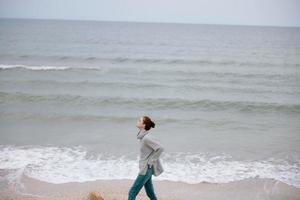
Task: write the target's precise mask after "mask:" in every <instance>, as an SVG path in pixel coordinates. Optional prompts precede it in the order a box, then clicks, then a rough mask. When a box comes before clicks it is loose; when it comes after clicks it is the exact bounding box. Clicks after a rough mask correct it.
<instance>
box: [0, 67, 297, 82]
mask: <svg viewBox="0 0 300 200" xmlns="http://www.w3.org/2000/svg"><path fill="white" fill-rule="evenodd" d="M1 70H33V71H45V72H46V71H62V72H64V71H66V72H70V71H72V72H76V73H81V72H91V73H94V72H95V71H96V72H97V73H98V72H99V73H103V74H113V75H124V74H128V75H141V74H143V75H145V76H151V77H163V78H165V76H166V75H168V76H169V77H173V78H178V77H181V78H189V79H191V78H195V77H196V78H197V79H201V78H203V77H211V78H216V79H223V78H226V79H237V78H238V79H243V80H249V79H250V80H273V81H287V80H289V81H290V82H296V81H297V80H298V75H297V73H295V70H285V71H284V72H283V71H282V70H279V71H278V70H272V71H270V70H271V69H265V70H264V71H261V69H259V70H258V71H257V70H253V69H248V70H241V69H239V68H236V69H226V68H225V69H224V70H218V69H216V68H197V67H196V68H186V67H172V68H170V67H158V68H157V67H153V68H147V67H146V68H144V67H139V68H136V67H121V66H118V67H116V66H109V67H108V66H105V65H104V66H103V65H99V66H76V67H75V66H43V65H41V66H32V65H0V71H1Z"/></svg>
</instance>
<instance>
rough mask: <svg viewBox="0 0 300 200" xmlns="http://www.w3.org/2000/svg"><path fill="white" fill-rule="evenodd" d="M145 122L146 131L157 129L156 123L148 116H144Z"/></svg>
mask: <svg viewBox="0 0 300 200" xmlns="http://www.w3.org/2000/svg"><path fill="white" fill-rule="evenodd" d="M143 121H144V124H145V130H147V131H148V130H150V129H151V128H154V127H155V123H154V122H153V121H152V120H151V119H150V117H148V116H143Z"/></svg>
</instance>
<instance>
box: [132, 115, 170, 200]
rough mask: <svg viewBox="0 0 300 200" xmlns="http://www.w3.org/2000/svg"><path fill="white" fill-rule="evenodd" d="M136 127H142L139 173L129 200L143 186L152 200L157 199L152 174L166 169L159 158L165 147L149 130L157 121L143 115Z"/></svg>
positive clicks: (138, 137)
mask: <svg viewBox="0 0 300 200" xmlns="http://www.w3.org/2000/svg"><path fill="white" fill-rule="evenodd" d="M136 127H137V128H139V129H140V131H139V132H138V134H137V139H139V140H140V156H139V173H138V176H137V177H136V179H135V181H134V183H133V185H132V186H131V188H130V190H129V192H128V200H135V198H136V196H137V194H138V193H139V191H140V190H141V188H142V187H143V186H145V190H146V193H147V196H148V197H149V198H150V199H151V200H157V198H156V195H155V193H154V189H153V185H152V175H154V176H158V175H160V174H161V173H162V172H163V171H164V169H163V167H162V165H161V161H160V159H159V157H160V155H161V153H162V152H163V151H164V148H163V147H162V146H161V145H160V144H159V143H158V142H157V141H156V140H154V139H153V138H152V136H151V134H150V133H149V130H150V129H151V128H154V127H155V123H154V122H153V121H152V120H151V119H150V118H149V117H148V116H143V117H141V118H140V119H139V120H138V122H137V124H136Z"/></svg>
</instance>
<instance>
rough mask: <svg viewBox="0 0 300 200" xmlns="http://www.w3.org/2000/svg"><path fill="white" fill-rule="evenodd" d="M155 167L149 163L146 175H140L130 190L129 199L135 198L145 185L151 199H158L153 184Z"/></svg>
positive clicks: (133, 199)
mask: <svg viewBox="0 0 300 200" xmlns="http://www.w3.org/2000/svg"><path fill="white" fill-rule="evenodd" d="M152 170H153V169H152V168H151V167H150V166H149V165H148V169H147V172H146V174H145V175H140V174H139V175H138V176H137V177H136V179H135V181H134V183H133V185H132V186H131V188H130V190H129V192H128V200H135V198H136V196H137V195H138V193H139V192H140V190H141V189H142V187H143V186H145V190H146V194H147V196H148V197H149V198H150V199H151V200H157V198H156V196H155V193H154V189H153V184H152V174H153V171H152Z"/></svg>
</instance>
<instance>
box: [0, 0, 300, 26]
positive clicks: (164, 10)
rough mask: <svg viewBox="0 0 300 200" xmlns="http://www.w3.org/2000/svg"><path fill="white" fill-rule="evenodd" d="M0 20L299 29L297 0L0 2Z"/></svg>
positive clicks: (38, 0)
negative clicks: (85, 21) (152, 23)
mask: <svg viewBox="0 0 300 200" xmlns="http://www.w3.org/2000/svg"><path fill="white" fill-rule="evenodd" d="M0 18H41V19H79V20H108V21H139V22H177V23H200V24H242V25H268V26H300V0H0Z"/></svg>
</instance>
